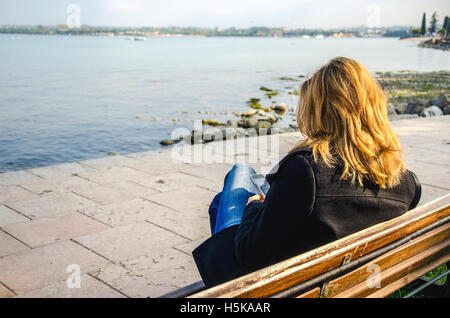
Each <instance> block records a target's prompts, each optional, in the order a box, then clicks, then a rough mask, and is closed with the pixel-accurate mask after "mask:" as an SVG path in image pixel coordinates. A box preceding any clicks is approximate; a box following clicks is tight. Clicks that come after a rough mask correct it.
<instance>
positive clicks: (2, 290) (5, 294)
mask: <svg viewBox="0 0 450 318" xmlns="http://www.w3.org/2000/svg"><path fill="white" fill-rule="evenodd" d="M14 295H15V294H14V293H13V292H12V291H11V290H9V289H8V288H6V287H5V286H4V285H2V284H0V298H10V297H13V296H14Z"/></svg>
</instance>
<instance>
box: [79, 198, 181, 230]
mask: <svg viewBox="0 0 450 318" xmlns="http://www.w3.org/2000/svg"><path fill="white" fill-rule="evenodd" d="M79 212H80V213H83V214H85V215H87V216H89V217H91V218H93V219H95V220H98V221H100V222H102V223H104V224H108V225H109V226H111V227H118V226H122V225H129V224H134V223H139V222H141V223H142V222H144V221H145V220H151V219H154V218H160V217H162V216H163V215H167V214H170V213H172V214H173V213H175V212H176V211H174V210H172V209H169V208H167V207H163V206H161V205H159V204H156V203H154V202H150V201H148V200H145V199H141V198H137V199H132V200H127V201H122V202H117V203H112V204H107V205H104V206H95V207H91V208H86V209H81V210H79Z"/></svg>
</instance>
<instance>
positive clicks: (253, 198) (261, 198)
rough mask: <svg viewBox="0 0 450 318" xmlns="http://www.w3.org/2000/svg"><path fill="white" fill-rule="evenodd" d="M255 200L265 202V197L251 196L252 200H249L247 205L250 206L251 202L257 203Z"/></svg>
mask: <svg viewBox="0 0 450 318" xmlns="http://www.w3.org/2000/svg"><path fill="white" fill-rule="evenodd" d="M255 200H259V201H264V197H263V196H262V195H260V194H257V195H254V196H251V197H250V198H248V201H247V204H249V203H250V202H252V201H255Z"/></svg>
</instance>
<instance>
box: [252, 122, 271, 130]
mask: <svg viewBox="0 0 450 318" xmlns="http://www.w3.org/2000/svg"><path fill="white" fill-rule="evenodd" d="M271 126H272V124H271V123H270V122H268V121H265V120H260V121H258V123H257V124H256V126H255V129H256V130H258V131H259V130H260V129H269V128H270V127H271Z"/></svg>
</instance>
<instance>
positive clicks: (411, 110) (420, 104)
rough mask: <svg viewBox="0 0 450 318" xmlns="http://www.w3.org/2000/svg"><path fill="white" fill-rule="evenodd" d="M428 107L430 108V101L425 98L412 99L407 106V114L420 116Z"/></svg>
mask: <svg viewBox="0 0 450 318" xmlns="http://www.w3.org/2000/svg"><path fill="white" fill-rule="evenodd" d="M428 106H430V103H429V101H427V100H425V99H423V98H414V99H411V100H410V101H409V102H408V105H406V109H405V114H420V113H421V112H422V111H424V110H425V108H427V107H428Z"/></svg>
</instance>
